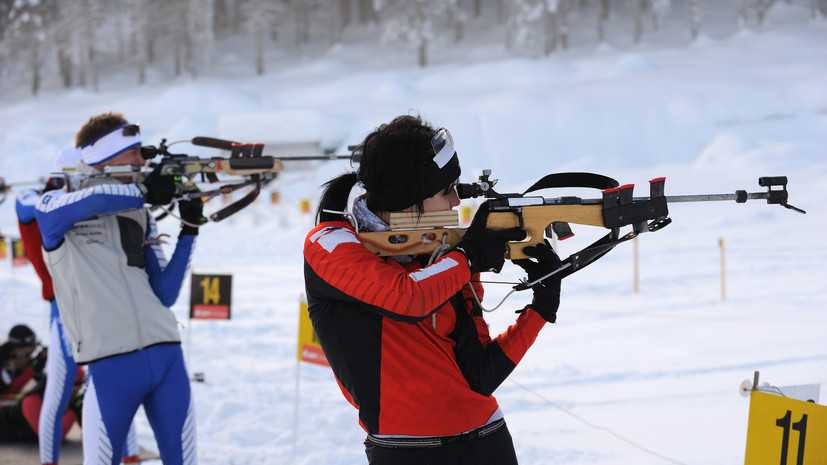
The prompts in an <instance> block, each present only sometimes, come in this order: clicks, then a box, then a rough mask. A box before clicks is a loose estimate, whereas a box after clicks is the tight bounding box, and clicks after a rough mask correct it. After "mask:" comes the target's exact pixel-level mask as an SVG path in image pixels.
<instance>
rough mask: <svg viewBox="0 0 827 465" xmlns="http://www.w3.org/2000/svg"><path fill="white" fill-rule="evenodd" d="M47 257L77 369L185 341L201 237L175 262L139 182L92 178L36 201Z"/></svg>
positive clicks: (186, 240)
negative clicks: (187, 280) (180, 309)
mask: <svg viewBox="0 0 827 465" xmlns="http://www.w3.org/2000/svg"><path fill="white" fill-rule="evenodd" d="M36 216H37V221H38V223H39V225H40V233H41V236H42V238H43V248H44V258H45V261H46V265H47V267H48V268H49V272H50V273H51V275H52V279H53V282H54V288H55V295H56V298H57V302H58V308H59V309H60V314H61V318H62V320H63V324H64V326H65V328H66V332H67V334H68V335H69V338H70V340H71V341H72V352H73V355H74V358H75V361H76V362H77V363H78V364H85V363H89V362H93V361H96V360H99V359H102V358H106V357H111V356H114V355H120V354H125V353H129V352H133V351H136V350H140V349H144V348H147V347H150V346H153V345H157V344H180V341H181V338H180V335H179V333H178V327H177V322H176V319H175V315H174V314H173V313H172V311H171V310H170V309H169V307H170V306H171V305H172V304H173V303H174V302H175V300H176V299H177V298H178V293H179V291H180V289H181V284H182V282H183V279H184V277H185V275H186V272H187V268H188V267H189V261H190V258H191V255H192V250H193V248H194V243H195V236H186V235H185V236H183V237H181V239H179V240H178V243H177V244H176V246H175V251H174V253H173V255H172V259H171V260H170V261H169V263H167V262H166V260H165V258H164V257H163V252H162V251H161V249H160V246H153V245H152V244H155V243H157V231H156V228H155V222H154V219H153V218H152V216H151V215H150V214H149V211H148V210H147V208H145V207H144V197H143V193H142V192H141V190H140V189H139V188H138V186H137V185H135V184H122V183H120V182H119V181H116V180H114V179H111V178H89V179H87V181H86V184H85V185H84V186H83V188H81V189H79V190H77V191H73V192H68V193H67V192H64V191H60V190H56V191H49V192H46V193H44V194H43V195H42V196H41V197H40V200H39V202H38V204H37V212H36Z"/></svg>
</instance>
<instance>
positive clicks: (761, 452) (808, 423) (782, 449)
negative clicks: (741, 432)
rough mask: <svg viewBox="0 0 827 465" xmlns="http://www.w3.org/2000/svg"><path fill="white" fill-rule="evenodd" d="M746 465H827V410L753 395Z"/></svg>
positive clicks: (807, 404)
mask: <svg viewBox="0 0 827 465" xmlns="http://www.w3.org/2000/svg"><path fill="white" fill-rule="evenodd" d="M744 464H745V465H764V464H767V465H779V464H780V465H827V407H825V406H823V405H819V404H814V403H812V402H804V401H801V400H796V399H791V398H789V397H783V396H778V395H774V394H767V393H766V392H760V391H752V394H751V397H750V403H749V425H748V427H747V453H746V458H745V460H744Z"/></svg>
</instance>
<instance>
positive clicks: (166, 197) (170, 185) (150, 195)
mask: <svg viewBox="0 0 827 465" xmlns="http://www.w3.org/2000/svg"><path fill="white" fill-rule="evenodd" d="M143 185H144V189H143V190H144V200H146V203H148V204H150V205H168V204H169V203H170V202H172V197H173V196H174V195H175V190H176V189H175V176H169V175H163V176H162V175H160V174H158V172H157V171H153V172H152V173H149V176H147V177H146V179H144V182H143Z"/></svg>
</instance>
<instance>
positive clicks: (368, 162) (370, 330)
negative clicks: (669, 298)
mask: <svg viewBox="0 0 827 465" xmlns="http://www.w3.org/2000/svg"><path fill="white" fill-rule="evenodd" d="M356 157H358V160H359V169H358V170H357V172H353V173H348V174H344V175H341V176H339V177H337V178H335V179H333V180H331V181H329V182H328V183H327V184H325V186H324V192H323V194H322V197H321V201H320V204H319V206H318V210H317V217H318V219H319V223H318V224H317V225H316V227H315V228H313V229H312V230H311V231H310V233H309V234H308V235H307V238H306V239H305V244H304V259H305V267H304V269H305V286H306V291H307V297H308V304H309V311H310V318H311V321H312V322H313V328H314V330H315V331H316V334H317V336H318V338H319V341H320V343H321V346H322V349H323V350H324V353H325V356H326V357H327V360H328V361H329V362H330V365H331V367H332V369H333V372H334V374H335V375H336V379H337V381H338V382H339V384H340V387H341V389H342V393H343V394H344V396H345V398H346V399H347V400H348V401H349V402H350V403H351V404H352V405H353V406H354V407H356V408H357V409H358V410H359V423H360V425H361V426H362V427H363V428H364V429H365V431H367V433H368V436H367V439H366V440H365V453H366V455H367V457H368V460H369V462H370V463H371V464H394V465H400V464H403V465H404V464H421V463H430V464H452V465H456V464H497V465H504V464H505V465H507V464H516V463H517V458H516V454H515V451H514V445H513V443H512V439H511V435H510V434H509V432H508V428H507V427H506V425H505V421H504V419H503V413H502V411H501V410H500V408H499V405H498V404H497V400H496V399H495V398H494V397H493V395H492V393H493V392H494V390H495V389H496V388H497V387H498V386H499V385H500V384H501V383H502V382H503V381H504V380H505V378H506V377H508V375H509V374H510V373H511V371H512V370H513V369H514V368H515V367H516V365H517V363H519V361H520V360H521V358H522V357H523V355H524V354H525V353H526V351H527V350H528V348H529V347H530V346H531V345H532V343H533V342H534V340H535V338H536V337H537V334H538V333H539V332H540V329H542V328H543V326H544V325H545V324H546V322H554V321H555V319H556V312H557V307H558V305H559V302H560V297H559V296H560V281H559V279H554V278H548V279H547V280H546V281H545V282H543V285H538V286H535V287H534V288H533V289H534V300H533V302H532V304H529V305H528V306H526V308H525V309H524V311H522V312H520V314H519V316H518V317H517V320H516V322H515V323H514V324H512V325H511V326H510V327H509V328H508V329H507V330H506V331H505V332H503V333H502V334H500V335H498V336H496V337H494V338H492V337H491V336H490V335H489V333H488V326H487V324H486V322H485V320H484V319H483V316H482V311H481V309H480V306H479V304H477V303H476V301H475V300H474V298H473V296H472V293H471V290H470V287H471V286H473V287H474V290H475V291H476V294H477V295H478V296H479V297H480V298H481V297H482V291H483V289H482V286H481V285H480V283H479V275H478V273H479V272H480V271H494V272H499V271H500V270H501V269H502V266H503V264H504V261H505V259H504V256H505V251H506V242H507V241H519V240H522V239H524V238H525V232H524V231H522V230H519V229H517V228H515V229H512V230H505V231H493V230H490V229H487V228H485V223H486V220H487V215H488V214H487V211H488V210H487V209H486V208H480V209H479V211H478V213H477V215H476V216H475V217H474V220H473V221H472V223H471V226H470V227H469V228H468V231H467V232H466V234H465V236H464V237H463V239H462V241H461V242H460V243H459V244H457V246H456V247H454V248H453V249H452V250H450V251H449V252H448V253H446V254H445V255H443V256H442V257H441V258H439V259H437V260H436V261H434V262H433V264H430V265H429V264H428V262H429V258H430V255H427V256H395V257H390V258H383V257H378V256H376V255H374V254H373V253H371V252H370V251H369V250H368V249H366V248H365V247H364V245H363V244H362V242H361V241H360V239H359V236H358V232H359V231H362V230H365V231H381V230H386V229H388V223H387V220H388V218H389V214H390V213H391V212H400V211H404V212H434V211H444V210H451V209H453V208H454V207H456V206H457V205H459V203H460V201H459V197H458V195H457V192H456V189H455V185H456V182H457V181H458V179H459V176H460V166H459V159H458V158H457V154H456V152H455V150H454V144H453V140H452V138H451V135H450V133H448V131H447V130H446V129H444V128H441V129H439V130H437V129H434V128H433V127H431V126H430V125H428V124H427V123H425V122H423V121H422V119H421V118H420V117H415V116H399V117H397V118H395V119H394V120H393V121H391V122H390V123H388V124H383V125H381V126H380V127H379V128H377V129H376V130H374V131H373V132H372V133H370V134H369V135H368V136H367V137H366V138H365V140H364V141H363V142H362V143H361V144H360V145H359V146H358V147H357V148H356V149H355V150H354V158H355V159H356ZM357 183H360V184H361V185H362V187H364V190H365V194H364V195H361V196H359V197H357V198H356V199H355V201H354V202H353V205H352V210H351V211H350V212H345V210H347V208H348V205H347V203H348V196H349V194H350V191H351V190H352V188H353V187H354V186H355V185H356V184H357ZM351 215H352V219H353V220H355V224H354V221H352V220H351ZM357 225H358V226H357ZM524 252H525V253H526V254H527V255H529V256H531V257H536V260H529V259H525V260H521V261H515V263H517V264H518V265H520V266H522V267H523V268H525V269H526V271H528V274H529V278H532V279H534V278H536V277H540V276H543V275H545V274H546V273H547V272H548V271H551V270H553V269H556V268H557V267H558V266H559V264H560V260H559V258H558V257H557V255H556V254H555V253H554V251H553V250H552V249H551V247H549V246H548V245H547V244H544V245H539V246H537V247H526V248H525V249H524Z"/></svg>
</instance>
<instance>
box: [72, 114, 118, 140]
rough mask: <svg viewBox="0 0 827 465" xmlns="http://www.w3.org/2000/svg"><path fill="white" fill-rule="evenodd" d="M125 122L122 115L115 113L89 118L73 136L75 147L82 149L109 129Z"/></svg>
mask: <svg viewBox="0 0 827 465" xmlns="http://www.w3.org/2000/svg"><path fill="white" fill-rule="evenodd" d="M126 122H127V120H126V118H125V117H124V116H123V114H121V113H118V112H115V111H110V112H108V113H102V114H100V115H95V116H93V117H91V118H89V121H87V122H86V124H84V125H83V126H82V127H81V128H80V130H79V131H78V132H77V134H75V147H77V148H82V147H83V146H85V145H87V144H89V143H90V142H92V141H93V140H95V139H97V138H98V137H100V136H101V135H103V134H106V133H107V132H109V131H110V130H111V129H113V128H116V127H118V126H120V125H121V124H123V123H126Z"/></svg>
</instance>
